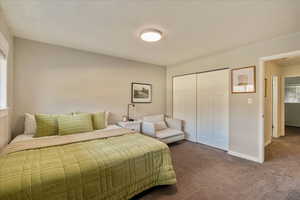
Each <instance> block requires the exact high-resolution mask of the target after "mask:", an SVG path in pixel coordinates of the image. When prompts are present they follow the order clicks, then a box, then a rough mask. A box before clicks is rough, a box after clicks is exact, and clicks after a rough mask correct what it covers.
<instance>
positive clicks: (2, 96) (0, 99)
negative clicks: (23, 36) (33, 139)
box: [0, 32, 9, 110]
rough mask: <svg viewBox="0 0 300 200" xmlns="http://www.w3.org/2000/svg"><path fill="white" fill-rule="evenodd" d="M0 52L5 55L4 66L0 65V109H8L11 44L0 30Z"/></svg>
mask: <svg viewBox="0 0 300 200" xmlns="http://www.w3.org/2000/svg"><path fill="white" fill-rule="evenodd" d="M0 53H1V54H2V55H3V66H0V82H1V84H0V87H1V88H0V110H6V109H8V101H7V97H8V92H7V91H8V84H7V79H8V73H7V71H8V65H7V64H8V55H9V44H8V41H7V40H6V38H5V37H4V35H3V34H2V33H1V32H0Z"/></svg>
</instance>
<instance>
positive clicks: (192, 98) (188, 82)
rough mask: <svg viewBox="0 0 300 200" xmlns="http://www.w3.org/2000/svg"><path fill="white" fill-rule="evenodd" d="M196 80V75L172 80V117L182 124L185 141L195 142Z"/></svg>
mask: <svg viewBox="0 0 300 200" xmlns="http://www.w3.org/2000/svg"><path fill="white" fill-rule="evenodd" d="M196 79H197V75H196V74H192V75H185V76H179V77H174V78H173V117H174V118H177V119H181V120H183V122H184V132H185V134H186V139H187V140H190V141H193V142H196V141H197V137H196V131H197V130H196V115H197V114H196V111H197V108H196V103H197V101H196V99H197V98H196V94H197V93H196V91H197V89H196V86H197V84H196Z"/></svg>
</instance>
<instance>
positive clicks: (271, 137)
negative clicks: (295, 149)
mask: <svg viewBox="0 0 300 200" xmlns="http://www.w3.org/2000/svg"><path fill="white" fill-rule="evenodd" d="M263 66H264V75H263V77H264V80H265V81H264V102H263V105H264V120H263V127H264V129H263V130H264V134H263V135H264V138H263V139H264V148H263V149H264V150H265V149H266V148H269V146H271V147H270V148H271V149H272V144H273V141H274V142H275V143H276V141H278V140H282V139H283V138H284V136H288V135H289V134H290V133H291V132H292V133H293V134H294V136H295V132H297V130H298V131H299V137H300V118H299V117H298V116H300V54H299V52H298V55H295V54H292V55H286V56H283V57H279V58H278V57H276V56H275V57H274V58H273V59H267V60H265V61H264V63H263ZM298 106H299V109H298ZM298 118H299V120H298ZM291 127H292V128H293V129H291ZM296 135H297V134H296ZM273 146H274V145H273ZM270 148H269V149H270Z"/></svg>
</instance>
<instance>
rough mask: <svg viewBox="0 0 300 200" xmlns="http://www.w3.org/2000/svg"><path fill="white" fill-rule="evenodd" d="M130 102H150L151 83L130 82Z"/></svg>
mask: <svg viewBox="0 0 300 200" xmlns="http://www.w3.org/2000/svg"><path fill="white" fill-rule="evenodd" d="M131 102H132V103H152V84H147V83H131Z"/></svg>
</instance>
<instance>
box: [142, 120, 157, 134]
mask: <svg viewBox="0 0 300 200" xmlns="http://www.w3.org/2000/svg"><path fill="white" fill-rule="evenodd" d="M142 132H143V133H144V134H147V135H149V136H152V137H156V133H155V125H154V123H152V122H143V123H142Z"/></svg>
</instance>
